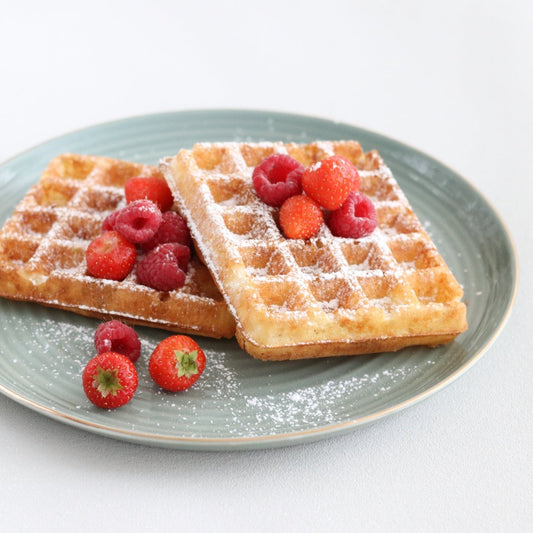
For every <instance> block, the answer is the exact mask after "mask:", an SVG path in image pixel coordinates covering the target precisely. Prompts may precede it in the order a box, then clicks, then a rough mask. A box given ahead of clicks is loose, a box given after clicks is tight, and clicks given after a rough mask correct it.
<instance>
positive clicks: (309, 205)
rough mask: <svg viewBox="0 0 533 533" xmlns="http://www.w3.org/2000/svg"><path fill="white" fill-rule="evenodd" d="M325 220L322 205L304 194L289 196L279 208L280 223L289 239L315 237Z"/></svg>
mask: <svg viewBox="0 0 533 533" xmlns="http://www.w3.org/2000/svg"><path fill="white" fill-rule="evenodd" d="M323 221H324V215H323V214H322V210H321V209H320V206H319V205H318V204H317V203H316V202H315V201H314V200H312V199H311V198H309V196H305V195H304V194H298V195H296V196H291V197H290V198H287V200H285V202H283V205H282V206H281V209H280V210H279V225H280V227H281V230H282V231H283V233H284V235H285V237H287V238H289V239H309V238H311V237H314V236H315V235H316V234H317V233H318V230H319V229H320V227H321V226H322V222H323Z"/></svg>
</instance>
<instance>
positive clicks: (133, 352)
mask: <svg viewBox="0 0 533 533" xmlns="http://www.w3.org/2000/svg"><path fill="white" fill-rule="evenodd" d="M94 346H95V348H96V353H104V352H117V353H120V354H122V355H125V356H126V357H127V358H128V359H130V361H131V362H132V363H135V361H137V359H139V357H140V355H141V341H140V340H139V335H137V332H136V331H135V330H134V329H133V328H132V327H130V326H127V325H126V324H124V323H123V322H120V321H119V320H109V321H107V322H103V323H102V324H100V325H99V326H98V327H97V328H96V331H95V333H94Z"/></svg>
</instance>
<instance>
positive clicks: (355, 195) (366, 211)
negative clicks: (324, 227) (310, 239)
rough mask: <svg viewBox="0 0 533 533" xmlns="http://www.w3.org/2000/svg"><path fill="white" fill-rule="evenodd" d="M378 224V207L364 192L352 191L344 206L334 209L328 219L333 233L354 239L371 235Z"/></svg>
mask: <svg viewBox="0 0 533 533" xmlns="http://www.w3.org/2000/svg"><path fill="white" fill-rule="evenodd" d="M377 225H378V217H377V214H376V208H375V207H374V204H373V203H372V201H371V200H370V198H369V197H368V196H366V195H364V194H363V193H362V192H351V193H350V194H349V196H348V198H347V199H346V201H345V202H344V203H343V204H342V207H341V208H340V209H337V210H336V211H333V213H331V216H330V218H329V220H328V226H329V229H330V230H331V233H333V235H336V236H337V237H349V238H352V239H360V238H362V237H366V236H367V235H370V234H371V233H372V232H373V231H374V230H375V229H376V227H377Z"/></svg>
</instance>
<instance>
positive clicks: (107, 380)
mask: <svg viewBox="0 0 533 533" xmlns="http://www.w3.org/2000/svg"><path fill="white" fill-rule="evenodd" d="M93 387H94V388H95V389H97V390H98V392H99V393H100V394H101V395H102V396H103V397H104V398H106V397H107V396H108V395H109V394H112V395H113V396H116V395H117V392H118V391H119V390H121V389H122V388H123V387H122V385H121V383H120V379H119V377H118V369H117V368H115V369H113V370H106V369H105V368H102V367H101V366H99V367H98V368H97V369H96V374H94V376H93Z"/></svg>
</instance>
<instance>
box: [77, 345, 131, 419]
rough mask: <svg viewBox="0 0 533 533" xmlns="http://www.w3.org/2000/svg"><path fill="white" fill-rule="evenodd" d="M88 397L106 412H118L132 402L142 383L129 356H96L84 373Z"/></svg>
mask: <svg viewBox="0 0 533 533" xmlns="http://www.w3.org/2000/svg"><path fill="white" fill-rule="evenodd" d="M82 382H83V390H84V391H85V394H86V395H87V398H89V400H90V401H91V402H92V403H94V405H96V406H98V407H102V408H103V409H116V408H117V407H121V406H123V405H125V404H126V403H128V402H129V401H130V400H131V398H132V397H133V395H134V394H135V391H136V390H137V385H138V384H139V378H138V375H137V370H136V369H135V365H134V364H133V363H132V362H131V361H130V360H129V359H128V358H127V357H126V356H125V355H122V354H119V353H115V352H104V353H101V354H98V355H97V356H96V357H93V358H92V359H91V360H90V361H89V362H88V363H87V366H86V367H85V370H84V371H83V374H82Z"/></svg>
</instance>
